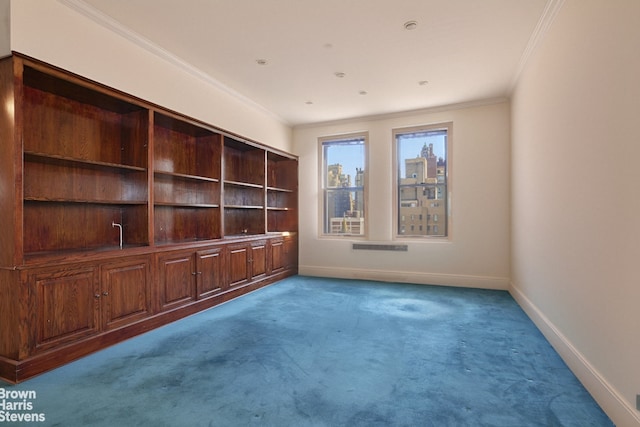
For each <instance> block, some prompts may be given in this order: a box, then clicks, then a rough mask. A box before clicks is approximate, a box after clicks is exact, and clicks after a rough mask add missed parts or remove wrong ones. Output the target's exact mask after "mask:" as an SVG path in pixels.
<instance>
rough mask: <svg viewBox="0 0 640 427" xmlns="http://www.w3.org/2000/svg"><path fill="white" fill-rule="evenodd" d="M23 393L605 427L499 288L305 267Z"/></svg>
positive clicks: (127, 403) (233, 411) (86, 403)
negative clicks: (374, 278) (315, 274)
mask: <svg viewBox="0 0 640 427" xmlns="http://www.w3.org/2000/svg"><path fill="white" fill-rule="evenodd" d="M2 390H4V391H2ZM20 390H22V391H32V392H34V393H33V394H31V395H30V396H28V398H25V399H24V401H25V403H30V404H31V407H30V410H22V411H13V413H14V414H18V413H19V414H25V413H36V414H43V416H44V417H45V422H41V423H23V424H22V425H43V426H44V425H46V426H65V427H68V426H109V427H111V426H154V427H159V426H190V427H195V426H296V427H302V426H367V427H370V426H437V427H443V426H508V427H516V426H518V427H520V426H576V427H578V426H579V427H586V426H611V425H613V424H612V423H611V421H610V420H609V419H608V418H607V416H606V415H605V414H604V413H603V412H602V410H601V409H600V407H599V406H598V405H597V404H596V403H595V402H594V400H593V399H592V397H591V396H590V395H589V394H588V393H587V392H586V390H585V389H584V388H583V387H582V385H581V384H580V383H579V381H578V380H577V379H576V377H575V376H574V375H573V374H572V373H571V372H570V371H569V369H568V368H567V366H566V365H565V364H564V363H563V361H562V360H561V359H560V357H559V356H558V355H557V353H556V352H555V351H554V350H553V349H552V348H551V346H550V345H549V343H548V342H547V341H546V340H545V339H544V337H543V336H542V335H541V333H540V332H539V331H538V330H537V329H536V327H535V326H534V325H533V323H532V322H531V321H530V320H529V319H528V318H527V316H526V315H525V314H524V312H523V311H522V310H521V309H520V308H519V307H518V305H517V304H516V303H515V301H514V300H513V299H512V298H511V296H510V295H509V294H508V293H507V292H504V291H490V290H478V289H460V288H447V287H438V286H423V285H407V284H387V283H378V282H369V281H355V280H353V281H352V280H334V279H322V278H310V277H302V276H298V277H292V278H288V279H286V280H283V281H281V282H279V283H277V284H274V285H272V286H269V287H267V288H263V289H261V290H259V291H256V292H254V293H252V294H249V295H246V296H243V297H241V298H238V299H236V300H234V301H231V302H228V303H226V304H223V305H220V306H218V307H215V308H213V309H210V310H208V311H205V312H202V313H199V314H197V315H194V316H191V317H189V318H187V319H184V320H181V321H178V322H175V323H173V324H171V325H167V326H165V327H162V328H160V329H157V330H154V331H151V332H149V333H147V334H144V335H142V336H139V337H137V338H134V339H131V340H129V341H126V342H124V343H121V344H118V345H116V346H113V347H111V348H108V349H106V350H104V351H101V352H99V353H97V354H94V355H91V356H89V357H86V358H84V359H81V360H79V361H77V362H74V363H71V364H69V365H66V366H64V367H62V368H59V369H57V370H55V371H52V372H49V373H47V374H44V375H41V376H39V377H37V378H34V379H32V380H30V381H27V382H25V383H22V384H19V385H17V386H9V385H6V384H4V385H2V388H0V393H4V394H5V395H6V394H7V393H8V392H16V391H20ZM17 400H21V399H17V398H15V399H8V400H7V399H5V402H7V401H17ZM21 401H22V400H21ZM0 402H2V400H1V399H0ZM27 409H29V408H27ZM1 410H2V407H0V411H1ZM5 412H6V411H5ZM1 414H2V413H1V412H0V415H1ZM0 424H2V423H0ZM3 425H4V424H3ZM7 425H21V424H20V423H8V424H7Z"/></svg>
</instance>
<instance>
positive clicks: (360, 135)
mask: <svg viewBox="0 0 640 427" xmlns="http://www.w3.org/2000/svg"><path fill="white" fill-rule="evenodd" d="M357 139H361V140H362V141H363V148H364V159H363V161H364V166H363V168H364V177H363V186H362V191H363V199H364V200H363V205H364V206H363V212H362V218H364V224H363V227H362V233H360V234H355V233H331V232H327V231H325V230H326V228H325V221H328V220H329V219H326V218H325V210H326V205H325V203H326V200H327V194H328V190H329V189H328V188H327V187H326V183H327V177H326V175H325V172H326V171H327V165H326V159H325V150H324V147H325V145H326V144H327V143H330V142H339V141H347V140H357ZM318 164H319V167H318V172H319V173H318V197H319V199H318V235H319V236H320V237H322V238H336V239H344V238H347V239H367V236H368V235H369V220H368V213H367V210H368V204H369V196H368V187H369V185H368V183H369V173H368V168H369V133H368V132H352V133H344V134H336V135H329V136H322V137H319V138H318ZM353 179H354V180H355V177H353ZM350 188H359V187H355V186H352V187H350Z"/></svg>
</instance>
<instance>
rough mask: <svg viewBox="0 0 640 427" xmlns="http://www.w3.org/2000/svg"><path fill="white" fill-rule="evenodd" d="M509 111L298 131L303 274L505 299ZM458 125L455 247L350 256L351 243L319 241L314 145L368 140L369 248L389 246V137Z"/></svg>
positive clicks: (499, 105) (437, 244)
mask: <svg viewBox="0 0 640 427" xmlns="http://www.w3.org/2000/svg"><path fill="white" fill-rule="evenodd" d="M509 120H510V119H509V103H508V102H506V101H504V100H502V101H493V102H487V103H486V104H485V105H477V106H467V107H466V108H462V107H459V108H454V107H451V108H448V109H447V108H443V109H438V110H432V111H424V112H415V113H412V114H404V115H397V116H388V117H378V118H371V119H360V120H353V121H345V122H339V123H333V124H324V125H318V126H309V127H299V128H295V129H294V151H295V152H296V153H297V154H298V155H299V156H300V166H299V167H300V177H299V185H300V201H299V204H300V227H299V230H300V233H299V236H300V272H301V273H302V274H308V275H318V276H337V277H347V278H370V279H379V280H389V281H406V282H413V283H429V284H440V285H454V286H476V287H486V288H498V289H506V288H507V287H508V284H509V135H510V128H509ZM449 121H452V122H453V132H452V133H453V137H452V143H453V154H452V156H451V157H450V159H449V160H450V167H451V169H450V172H451V188H452V190H453V193H452V200H451V207H452V209H451V211H452V223H451V239H450V240H449V241H444V242H443V241H437V240H436V241H433V240H432V241H428V240H424V239H405V240H404V241H406V242H408V244H409V250H408V252H378V251H375V252H374V251H353V250H352V249H351V243H352V242H354V241H355V239H350V238H346V239H345V238H322V237H319V218H318V215H319V212H318V203H321V200H320V194H319V182H318V176H319V171H318V168H319V165H318V163H319V159H318V138H319V137H322V136H328V135H335V134H342V133H351V132H356V131H367V132H368V134H369V168H368V174H369V183H368V185H369V203H368V207H367V221H368V222H369V240H371V241H375V242H390V241H391V240H392V238H393V233H394V223H393V181H394V180H393V174H392V152H393V151H392V150H393V141H392V129H394V128H400V127H407V126H414V125H425V124H434V123H442V122H449Z"/></svg>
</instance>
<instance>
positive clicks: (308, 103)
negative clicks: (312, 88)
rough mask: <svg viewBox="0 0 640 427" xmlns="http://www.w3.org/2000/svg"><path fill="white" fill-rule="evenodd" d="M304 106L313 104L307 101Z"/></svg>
mask: <svg viewBox="0 0 640 427" xmlns="http://www.w3.org/2000/svg"><path fill="white" fill-rule="evenodd" d="M305 104H307V105H312V104H313V101H307V102H305Z"/></svg>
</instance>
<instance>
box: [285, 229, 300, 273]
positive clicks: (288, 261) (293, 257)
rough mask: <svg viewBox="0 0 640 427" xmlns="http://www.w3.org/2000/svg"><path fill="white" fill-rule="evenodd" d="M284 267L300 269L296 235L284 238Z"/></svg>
mask: <svg viewBox="0 0 640 427" xmlns="http://www.w3.org/2000/svg"><path fill="white" fill-rule="evenodd" d="M283 251H284V268H285V269H286V270H297V269H298V239H297V237H296V236H295V235H293V236H287V237H285V238H284V248H283Z"/></svg>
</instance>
